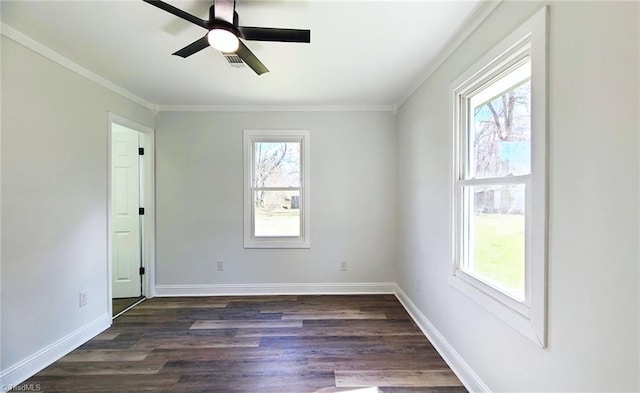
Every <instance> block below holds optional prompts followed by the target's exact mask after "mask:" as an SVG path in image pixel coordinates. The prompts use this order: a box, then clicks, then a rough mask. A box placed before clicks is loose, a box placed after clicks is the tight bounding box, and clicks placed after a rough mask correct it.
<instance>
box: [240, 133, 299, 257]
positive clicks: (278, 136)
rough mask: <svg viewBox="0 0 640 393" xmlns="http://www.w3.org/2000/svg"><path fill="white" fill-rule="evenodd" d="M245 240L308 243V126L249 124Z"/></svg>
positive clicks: (270, 244) (255, 244)
mask: <svg viewBox="0 0 640 393" xmlns="http://www.w3.org/2000/svg"><path fill="white" fill-rule="evenodd" d="M244 145H245V146H244V152H245V153H244V158H245V179H244V182H245V193H244V199H245V201H244V203H245V207H244V216H245V220H244V224H245V225H244V246H245V247H247V248H308V247H309V246H310V233H309V227H310V225H309V147H308V146H309V132H308V131H273V130H267V131H265V130H262V131H253V130H245V132H244Z"/></svg>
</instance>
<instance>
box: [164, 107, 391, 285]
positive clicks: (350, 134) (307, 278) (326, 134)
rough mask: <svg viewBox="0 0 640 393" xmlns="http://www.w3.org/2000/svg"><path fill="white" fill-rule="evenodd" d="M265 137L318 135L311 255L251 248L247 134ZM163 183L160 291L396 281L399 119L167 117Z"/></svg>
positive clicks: (363, 115) (314, 140)
mask: <svg viewBox="0 0 640 393" xmlns="http://www.w3.org/2000/svg"><path fill="white" fill-rule="evenodd" d="M261 128H264V129H308V130H310V133H311V249H307V250H304V249H302V250H278V249H272V250H265V249H246V250H245V249H244V248H243V230H242V225H243V219H242V217H243V202H242V201H243V184H242V179H243V172H242V171H243V162H242V160H243V155H242V152H243V141H242V130H243V129H261ZM156 176H157V183H156V187H157V188H156V196H157V205H156V209H157V221H156V223H157V224H156V225H157V261H156V283H157V284H158V285H185V284H187V285H189V284H238V283H241V284H251V283H352V282H390V281H391V282H392V281H394V272H393V270H392V266H393V261H394V257H395V211H396V206H395V131H394V117H393V115H392V114H391V113H388V112H384V113H379V112H357V113H354V112H349V113H346V112H336V113H321V112H289V113H286V112H270V113H265V112H249V113H233V112H232V113H202V112H200V113H193V112H192V113H179V112H163V113H160V114H159V115H158V117H157V119H156ZM218 259H222V260H224V263H225V270H224V272H218V271H216V260H218ZM341 261H347V262H348V264H349V271H347V272H341V271H340V262H341Z"/></svg>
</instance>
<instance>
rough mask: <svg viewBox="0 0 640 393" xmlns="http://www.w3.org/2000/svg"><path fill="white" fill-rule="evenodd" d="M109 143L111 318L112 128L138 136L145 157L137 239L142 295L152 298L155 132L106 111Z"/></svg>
mask: <svg viewBox="0 0 640 393" xmlns="http://www.w3.org/2000/svg"><path fill="white" fill-rule="evenodd" d="M108 122H109V124H108V132H107V133H108V143H107V302H108V307H109V315H111V316H113V304H112V296H113V288H112V274H113V271H112V263H111V262H112V261H111V258H112V255H111V254H112V249H111V247H112V236H111V228H112V218H111V212H112V206H111V189H112V184H111V166H112V164H113V163H112V159H111V150H112V143H113V141H112V139H113V138H112V135H111V127H112V124H113V123H117V124H119V125H121V126H124V127H127V128H130V129H132V130H134V131H137V132H139V133H140V146H141V147H143V148H144V155H145V157H147V158H146V159H145V160H142V162H141V163H140V182H139V183H140V188H141V190H140V193H141V194H140V196H141V198H140V199H141V201H142V205H143V206H141V207H144V215H143V216H142V220H141V223H142V225H141V228H140V236H141V238H142V242H141V243H142V250H141V253H142V267H144V268H145V274H144V276H142V296H145V297H147V298H152V297H153V296H154V295H155V291H154V288H155V286H154V284H155V261H156V255H155V250H156V247H155V243H156V226H155V200H156V198H155V179H156V178H155V130H154V129H153V128H151V127H148V126H145V125H142V124H140V123H136V122H134V121H132V120H129V119H127V118H125V117H122V116H120V115H117V114H115V113H112V112H108Z"/></svg>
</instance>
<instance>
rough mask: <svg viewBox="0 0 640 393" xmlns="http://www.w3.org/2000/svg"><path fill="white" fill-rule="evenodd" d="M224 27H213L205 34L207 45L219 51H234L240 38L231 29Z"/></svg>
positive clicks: (238, 44)
mask: <svg viewBox="0 0 640 393" xmlns="http://www.w3.org/2000/svg"><path fill="white" fill-rule="evenodd" d="M225 27H226V26H221V27H219V26H216V27H214V28H213V29H212V30H210V31H209V33H208V34H207V40H208V41H209V45H211V46H212V47H214V48H216V49H217V50H219V51H220V52H224V53H234V52H235V51H237V50H238V47H239V46H240V40H239V39H238V36H237V35H236V34H235V33H234V32H233V31H231V29H228V28H225Z"/></svg>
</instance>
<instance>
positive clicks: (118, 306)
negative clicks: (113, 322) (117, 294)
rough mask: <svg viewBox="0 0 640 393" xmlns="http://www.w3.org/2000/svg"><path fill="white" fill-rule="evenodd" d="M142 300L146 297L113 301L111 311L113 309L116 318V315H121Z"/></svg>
mask: <svg viewBox="0 0 640 393" xmlns="http://www.w3.org/2000/svg"><path fill="white" fill-rule="evenodd" d="M142 299H144V296H138V297H124V298H118V299H112V300H111V309H112V313H113V316H114V317H115V316H116V315H118V314H120V313H121V312H123V311H124V310H126V309H127V308H129V307H131V306H133V305H134V304H136V303H138V302H139V301H140V300H142Z"/></svg>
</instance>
